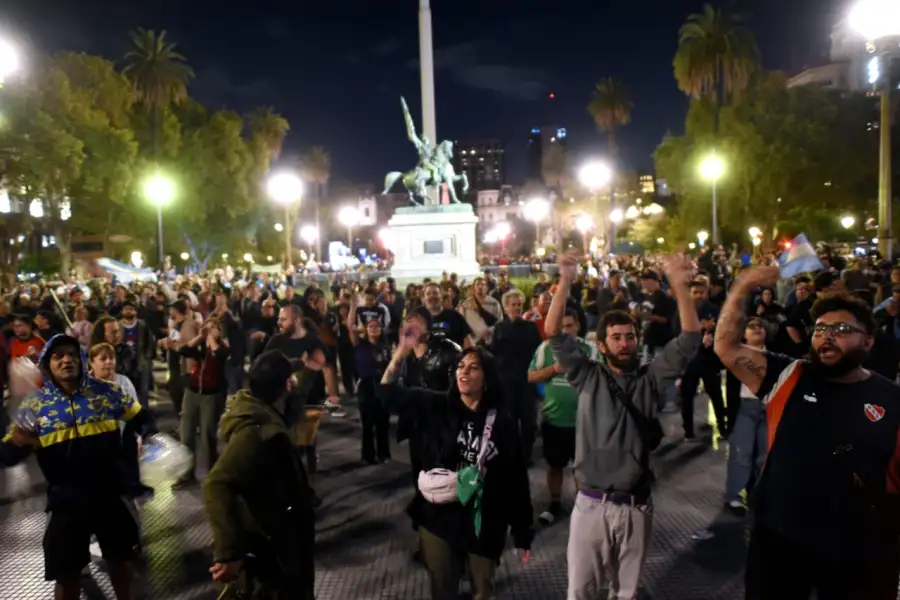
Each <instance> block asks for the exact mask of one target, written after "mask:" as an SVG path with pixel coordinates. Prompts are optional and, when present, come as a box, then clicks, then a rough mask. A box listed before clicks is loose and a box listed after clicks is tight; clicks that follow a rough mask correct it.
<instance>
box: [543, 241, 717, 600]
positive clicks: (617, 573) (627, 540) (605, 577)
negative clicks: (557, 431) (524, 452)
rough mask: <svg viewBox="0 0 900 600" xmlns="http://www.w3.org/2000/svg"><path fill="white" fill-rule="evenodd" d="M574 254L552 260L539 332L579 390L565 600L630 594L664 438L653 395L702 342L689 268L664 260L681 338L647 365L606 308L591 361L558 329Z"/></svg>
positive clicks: (624, 326)
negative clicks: (654, 459)
mask: <svg viewBox="0 0 900 600" xmlns="http://www.w3.org/2000/svg"><path fill="white" fill-rule="evenodd" d="M577 265H578V258H577V257H576V256H575V255H574V254H565V255H562V256H561V257H560V259H559V271H560V280H559V285H558V288H557V290H556V294H554V296H553V301H552V302H551V303H550V310H549V312H548V313H547V320H546V323H545V325H544V330H545V331H546V333H547V340H548V342H549V343H550V349H551V350H552V352H553V357H554V359H555V360H556V362H558V363H559V365H560V367H561V370H562V371H563V372H565V373H566V375H567V376H568V378H569V382H570V383H571V384H572V387H573V388H575V390H576V391H577V392H578V413H577V416H576V427H575V476H576V478H577V480H578V490H579V491H578V495H577V497H576V499H575V511H574V512H573V513H572V520H571V524H570V527H569V546H568V552H567V555H568V565H569V567H568V569H569V572H568V576H569V590H568V596H567V598H568V600H596V599H597V598H599V596H598V594H599V590H600V589H601V588H606V587H608V588H609V597H610V598H620V599H622V600H633V599H634V598H636V597H637V593H638V581H639V580H640V576H641V569H642V567H643V564H644V558H645V556H646V553H647V548H648V547H649V544H650V530H651V525H652V521H653V503H652V501H651V498H650V492H651V487H652V484H653V480H654V477H653V471H652V470H651V468H650V452H651V451H652V450H653V449H654V448H656V447H657V446H658V445H659V443H660V441H661V439H662V428H661V426H660V424H659V421H657V419H656V413H657V410H658V408H659V406H660V402H661V400H662V395H661V391H662V390H663V389H664V387H665V386H666V385H669V382H670V381H671V380H673V379H675V378H676V377H678V376H679V375H680V374H681V373H682V372H683V371H684V368H685V367H686V366H687V363H688V361H690V360H691V359H692V358H693V357H694V355H695V354H696V353H697V350H698V349H699V348H700V343H701V333H700V321H699V319H698V318H697V311H696V309H695V306H694V302H693V301H692V300H691V297H690V295H689V292H688V281H690V279H691V276H692V274H693V267H692V265H691V263H690V261H688V260H687V259H685V258H684V257H683V256H680V255H675V256H671V257H669V258H668V260H667V261H666V265H665V272H666V275H667V277H668V279H669V283H670V285H671V288H672V291H673V293H674V295H675V298H676V300H677V301H678V314H679V317H680V319H681V334H680V335H679V336H678V337H676V338H675V339H673V340H671V341H669V343H667V344H666V345H665V347H664V349H663V350H662V351H661V352H659V353H658V354H657V355H656V356H655V357H654V359H653V361H652V362H650V363H649V364H648V365H646V366H643V367H642V366H640V360H639V359H638V332H637V327H636V323H635V320H634V317H632V316H631V315H630V314H628V313H626V312H623V311H618V310H611V311H609V312H607V313H605V314H604V315H603V316H602V318H601V319H600V323H599V325H598V327H597V340H598V346H599V349H600V352H601V354H602V355H603V359H604V360H603V361H601V362H598V361H594V360H591V358H589V357H588V356H587V355H586V354H585V353H584V352H583V351H582V349H581V348H580V347H579V345H578V342H577V340H576V338H575V336H573V335H569V334H567V333H565V332H564V331H563V328H562V323H563V317H564V315H565V311H566V298H567V297H568V296H569V289H570V287H571V285H572V281H573V280H574V279H575V270H576V268H577Z"/></svg>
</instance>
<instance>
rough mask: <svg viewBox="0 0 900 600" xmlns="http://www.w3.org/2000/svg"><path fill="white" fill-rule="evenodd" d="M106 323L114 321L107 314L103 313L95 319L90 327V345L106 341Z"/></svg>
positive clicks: (114, 321)
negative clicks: (92, 326)
mask: <svg viewBox="0 0 900 600" xmlns="http://www.w3.org/2000/svg"><path fill="white" fill-rule="evenodd" d="M107 323H116V320H115V319H114V318H113V317H110V316H109V315H105V316H102V317H100V318H99V319H97V321H96V322H95V323H94V328H93V329H91V346H93V345H95V344H102V343H103V342H105V341H106V324H107Z"/></svg>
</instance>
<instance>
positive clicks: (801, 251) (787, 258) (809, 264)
mask: <svg viewBox="0 0 900 600" xmlns="http://www.w3.org/2000/svg"><path fill="white" fill-rule="evenodd" d="M778 262H779V263H780V267H781V276H782V277H794V276H795V275H799V274H801V273H810V272H813V271H820V270H822V269H824V268H825V265H823V264H822V261H820V260H819V255H818V254H816V249H815V248H813V247H812V244H810V243H809V240H808V239H806V235H805V234H803V233H801V234H799V235H798V236H797V237H795V238H794V241H793V242H792V243H791V247H790V249H789V250H788V251H787V252H784V253H782V255H781V257H780V258H779V259H778Z"/></svg>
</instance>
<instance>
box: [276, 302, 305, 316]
mask: <svg viewBox="0 0 900 600" xmlns="http://www.w3.org/2000/svg"><path fill="white" fill-rule="evenodd" d="M281 310H286V311H288V312H289V313H291V318H292V319H302V318H303V309H301V308H300V307H299V306H297V305H296V304H294V303H293V302H288V303H287V304H285V305H284V306H282V307H281Z"/></svg>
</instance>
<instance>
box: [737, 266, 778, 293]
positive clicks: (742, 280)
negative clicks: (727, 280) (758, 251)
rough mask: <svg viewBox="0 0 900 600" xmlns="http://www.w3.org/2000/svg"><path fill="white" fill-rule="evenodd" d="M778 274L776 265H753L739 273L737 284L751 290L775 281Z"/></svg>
mask: <svg viewBox="0 0 900 600" xmlns="http://www.w3.org/2000/svg"><path fill="white" fill-rule="evenodd" d="M779 276H780V274H779V270H778V267H753V268H751V269H747V270H745V271H743V272H742V273H741V274H740V276H739V277H738V278H737V284H738V285H740V286H741V288H742V289H744V290H752V289H756V288H758V287H760V286H766V285H772V284H774V283H776V282H777V281H778V278H779Z"/></svg>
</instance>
